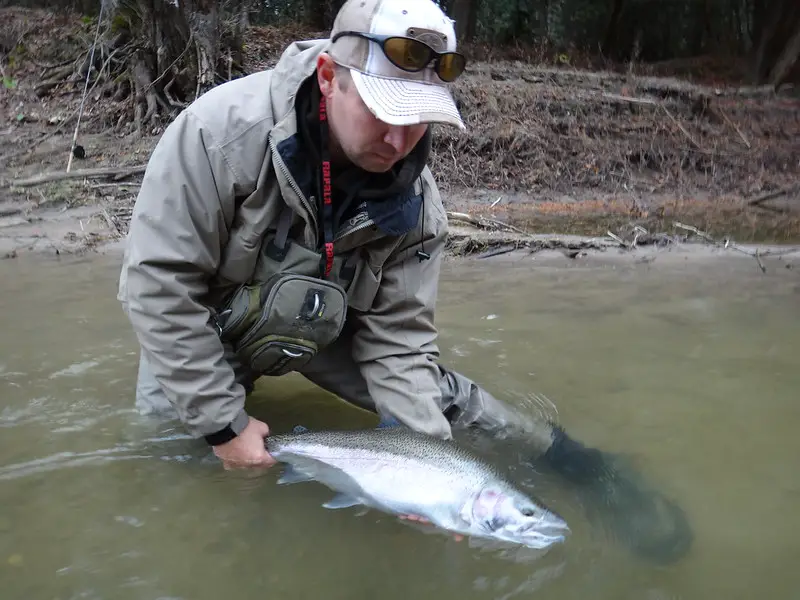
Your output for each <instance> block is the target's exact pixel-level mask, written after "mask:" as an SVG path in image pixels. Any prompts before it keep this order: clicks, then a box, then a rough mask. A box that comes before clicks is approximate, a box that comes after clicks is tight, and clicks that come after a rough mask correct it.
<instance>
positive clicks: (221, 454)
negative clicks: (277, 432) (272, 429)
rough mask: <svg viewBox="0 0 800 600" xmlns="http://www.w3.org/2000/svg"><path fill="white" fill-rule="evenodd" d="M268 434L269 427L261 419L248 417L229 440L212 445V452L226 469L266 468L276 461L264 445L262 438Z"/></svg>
mask: <svg viewBox="0 0 800 600" xmlns="http://www.w3.org/2000/svg"><path fill="white" fill-rule="evenodd" d="M267 435H269V427H267V424H266V423H264V422H263V421H259V420H258V419H254V418H253V417H250V422H249V423H248V424H247V426H246V427H245V428H244V429H243V430H242V432H241V433H240V434H239V435H238V436H237V437H235V438H233V439H232V440H231V441H229V442H225V443H224V444H220V445H219V446H214V454H216V455H217V458H219V459H220V460H221V461H222V466H223V467H224V468H225V469H226V470H229V469H246V468H253V467H261V468H266V467H270V466H272V465H274V464H275V463H276V462H277V461H276V460H275V459H274V458H272V456H270V454H269V453H268V452H267V450H266V448H265V446H264V438H265V437H267Z"/></svg>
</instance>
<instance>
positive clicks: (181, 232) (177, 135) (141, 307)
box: [120, 109, 247, 437]
mask: <svg viewBox="0 0 800 600" xmlns="http://www.w3.org/2000/svg"><path fill="white" fill-rule="evenodd" d="M235 179H236V178H235V177H234V174H233V172H232V171H231V168H230V166H229V165H228V163H227V162H226V160H225V156H224V155H223V152H222V150H221V149H220V148H219V147H218V145H217V144H216V142H215V141H214V139H212V137H211V135H210V133H209V132H208V130H207V129H205V128H204V127H203V124H202V123H201V121H200V120H199V119H198V117H197V116H196V115H194V114H193V113H192V112H191V111H190V109H187V110H184V111H183V112H182V113H181V114H180V115H179V116H178V117H177V118H176V119H175V120H174V121H173V122H172V123H171V124H170V125H169V126H168V128H167V129H166V131H165V132H164V134H163V136H162V138H161V139H160V140H159V143H158V144H157V146H156V148H155V150H154V151H153V154H152V156H151V158H150V161H149V163H148V166H147V170H146V172H145V175H144V179H143V182H142V186H141V189H140V192H139V195H138V198H137V200H136V204H135V206H134V210H133V215H132V219H131V224H130V228H129V234H128V240H127V247H126V250H125V254H126V258H125V260H124V265H123V273H122V280H121V282H120V300H121V302H122V304H123V306H124V308H125V311H126V313H127V315H128V318H129V319H130V321H131V324H132V326H133V329H134V331H135V333H136V336H137V338H138V340H139V343H140V345H141V347H142V350H143V352H144V353H145V355H146V357H147V359H148V362H149V363H150V367H151V369H152V371H153V374H154V376H155V378H156V380H157V381H158V383H159V384H160V385H161V387H162V389H163V390H164V393H165V394H166V396H167V398H168V399H169V400H170V402H171V403H172V405H173V406H174V407H175V408H176V410H177V411H178V415H179V417H180V419H181V420H182V421H183V423H184V424H185V426H186V428H187V431H188V432H189V433H190V434H191V435H193V436H195V437H201V436H203V435H207V434H210V433H214V432H216V431H219V430H220V429H223V428H224V427H225V426H226V425H228V424H230V425H231V426H232V428H233V429H234V431H236V432H237V433H238V432H239V431H241V430H242V429H243V428H244V426H245V425H246V424H247V414H246V413H245V412H244V396H245V392H244V389H243V387H242V386H241V385H240V384H238V383H236V381H235V379H234V373H233V369H232V367H231V366H229V365H228V363H227V362H226V361H225V360H224V358H223V357H224V350H223V345H222V342H221V340H220V339H219V336H218V335H217V333H216V331H215V330H214V328H213V327H212V325H211V323H210V320H209V319H210V313H209V311H208V309H207V308H206V307H205V306H203V304H202V303H201V299H202V297H203V295H204V294H205V293H206V292H207V291H208V287H207V283H206V282H207V281H208V279H209V278H210V277H211V276H212V275H214V274H215V272H216V269H217V266H218V264H219V262H220V257H221V253H222V246H223V243H224V240H225V239H226V238H227V225H226V214H227V216H228V219H227V220H228V221H229V220H230V218H231V215H232V212H233V205H234V191H235Z"/></svg>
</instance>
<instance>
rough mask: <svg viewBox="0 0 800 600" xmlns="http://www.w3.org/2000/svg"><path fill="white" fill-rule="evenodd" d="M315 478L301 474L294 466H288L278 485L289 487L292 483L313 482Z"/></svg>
mask: <svg viewBox="0 0 800 600" xmlns="http://www.w3.org/2000/svg"><path fill="white" fill-rule="evenodd" d="M312 479H314V478H313V477H311V476H309V475H306V474H305V473H301V472H300V471H298V470H297V469H295V468H294V467H293V466H292V465H286V468H285V469H284V470H283V474H282V475H281V476H280V477H279V478H278V485H289V484H291V483H300V482H303V481H311V480H312Z"/></svg>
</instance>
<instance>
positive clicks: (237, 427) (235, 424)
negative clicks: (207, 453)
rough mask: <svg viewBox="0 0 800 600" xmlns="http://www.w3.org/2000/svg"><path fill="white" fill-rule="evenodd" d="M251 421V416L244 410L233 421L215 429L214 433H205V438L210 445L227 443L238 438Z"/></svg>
mask: <svg viewBox="0 0 800 600" xmlns="http://www.w3.org/2000/svg"><path fill="white" fill-rule="evenodd" d="M249 422H250V417H249V416H248V415H247V413H246V412H245V411H244V410H242V411H241V412H240V413H239V414H238V415H236V417H235V418H234V419H233V421H231V422H230V423H228V424H227V425H225V427H223V428H222V429H219V430H217V431H215V432H214V433H209V434H207V435H204V436H203V439H205V441H206V442H207V443H208V445H209V446H219V445H221V444H226V443H228V442H230V441H231V440H232V439H234V438H236V437H237V436H238V435H239V434H240V433H241V432H242V431H243V430H244V428H245V427H247V424H248V423H249Z"/></svg>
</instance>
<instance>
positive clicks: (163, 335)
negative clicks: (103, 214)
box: [119, 0, 685, 551]
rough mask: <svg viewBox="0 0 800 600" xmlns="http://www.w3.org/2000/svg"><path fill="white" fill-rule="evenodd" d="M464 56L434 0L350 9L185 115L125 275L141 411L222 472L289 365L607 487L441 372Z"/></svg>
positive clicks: (421, 421) (258, 431) (233, 461)
mask: <svg viewBox="0 0 800 600" xmlns="http://www.w3.org/2000/svg"><path fill="white" fill-rule="evenodd" d="M464 66H465V61H464V58H463V57H462V56H461V55H459V54H458V53H457V52H456V40H455V32H454V29H453V24H452V21H451V20H450V19H449V18H447V17H446V15H445V14H444V13H443V12H442V11H441V10H440V9H439V8H438V6H436V4H434V3H433V2H432V1H431V0H349V1H348V2H346V3H345V4H344V6H343V7H342V8H341V10H340V12H339V13H338V15H337V17H336V20H335V22H334V25H333V29H332V31H331V36H330V38H329V39H325V40H315V41H308V42H298V43H294V44H292V45H291V46H290V47H289V48H288V49H287V50H286V51H285V53H284V54H283V56H282V57H281V58H280V60H279V62H278V64H277V65H276V66H275V68H274V69H271V70H267V71H264V72H260V73H255V74H253V75H250V76H248V77H244V78H241V79H238V80H235V81H232V82H228V83H226V84H223V85H220V86H218V87H216V88H214V89H212V90H210V91H209V92H207V93H206V94H204V95H203V96H202V97H200V98H199V99H197V100H196V101H195V102H194V103H193V104H192V105H191V106H189V107H188V108H187V109H186V110H184V111H183V112H182V113H181V114H180V115H179V116H178V117H177V118H176V119H175V121H174V122H173V123H172V124H171V125H170V126H169V127H168V128H167V130H166V131H165V133H164V135H163V137H162V139H161V140H160V141H159V143H158V145H157V147H156V148H155V150H154V152H153V155H152V158H151V160H150V162H149V165H148V168H147V172H146V174H145V176H144V181H143V183H142V187H141V191H140V193H139V197H138V199H137V202H136V206H135V208H134V212H133V217H132V221H131V225H130V234H129V239H128V244H127V247H126V251H125V257H124V264H123V268H122V273H121V277H120V287H119V299H120V301H121V302H122V304H123V306H124V309H125V311H126V313H127V315H128V317H129V318H130V321H131V323H132V325H133V328H134V330H135V332H136V335H137V337H138V340H139V342H140V345H141V356H140V363H139V376H138V382H137V392H136V397H137V405H138V406H139V407H140V408H141V409H142V410H145V411H162V410H164V411H173V412H174V414H175V415H176V416H177V417H178V418H179V419H180V420H181V421H182V422H183V424H184V425H185V427H186V428H187V430H188V431H189V432H190V433H191V434H193V435H194V436H195V437H198V438H200V437H202V438H204V439H205V440H206V442H207V443H208V444H210V445H211V446H212V448H213V451H214V453H215V454H216V455H217V456H218V457H219V458H220V459H221V461H222V462H223V464H224V465H225V466H226V467H237V466H238V467H242V466H244V467H247V466H269V465H270V464H272V463H273V462H274V461H273V459H272V458H271V457H270V456H269V454H268V453H267V452H266V450H265V446H264V438H265V436H266V435H268V433H269V429H268V426H267V424H266V423H264V422H263V421H260V420H258V419H256V418H254V417H252V416H250V415H248V413H247V412H246V409H245V396H246V393H247V392H249V391H250V390H252V388H253V384H254V381H255V380H256V379H257V378H259V377H261V376H278V375H281V374H284V373H288V372H292V371H294V372H299V373H301V374H303V375H304V376H305V377H307V378H308V379H309V380H310V381H312V382H313V383H315V384H317V385H319V386H320V387H322V388H324V389H326V390H329V391H331V392H333V393H335V394H337V395H338V396H340V397H342V398H344V399H345V400H348V401H350V402H352V403H354V404H356V405H359V406H362V407H365V408H368V409H371V410H374V411H376V412H378V413H379V414H381V416H382V417H384V418H389V419H394V420H396V421H398V422H400V423H402V424H405V425H407V426H409V427H412V428H414V429H417V430H420V431H424V432H427V433H429V434H431V435H438V436H442V437H445V438H449V437H451V435H452V430H453V428H464V427H472V428H479V429H482V430H484V431H487V432H492V433H495V434H502V435H506V436H507V435H514V436H516V437H517V438H519V439H524V440H525V442H526V443H527V444H528V446H529V448H530V452H531V457H532V458H533V457H537V456H538V457H543V458H544V460H545V461H546V462H547V463H548V464H549V465H550V466H551V467H553V468H555V469H556V470H557V471H558V472H560V473H561V474H563V475H565V476H567V477H568V478H569V479H570V480H572V481H576V482H590V483H591V484H598V482H600V483H599V484H598V485H599V486H600V487H599V488H598V489H602V490H606V488H607V486H606V484H605V483H603V480H604V478H606V477H607V475H608V474H609V473H612V466H611V463H609V462H608V461H607V460H606V458H605V457H604V456H603V455H602V454H601V453H600V452H598V451H597V450H593V449H586V448H584V447H583V446H582V445H580V444H578V443H576V442H574V441H573V440H570V439H569V438H568V437H567V435H566V433H565V432H564V431H563V430H561V429H560V428H555V427H553V426H552V425H551V424H549V423H542V422H538V421H536V420H533V419H531V418H529V417H525V416H523V415H521V414H517V412H516V411H514V410H513V409H512V408H511V407H510V406H508V405H506V404H504V403H502V402H500V401H499V400H497V399H496V398H494V397H493V396H492V395H491V394H489V393H487V392H486V391H485V390H483V389H481V388H480V387H479V386H478V385H477V384H475V383H474V382H472V381H471V380H469V379H468V378H466V377H465V376H463V375H461V374H459V373H456V372H454V371H452V370H450V369H448V368H446V367H444V366H442V365H440V364H438V363H437V359H438V349H437V346H436V336H437V331H436V327H435V325H434V308H435V302H436V294H437V286H438V277H439V271H440V266H441V261H442V255H443V251H444V244H445V239H446V235H447V219H446V215H445V211H444V209H443V206H442V201H441V198H440V196H439V191H438V189H437V187H436V184H435V182H434V180H433V177H432V174H431V172H430V170H429V168H428V167H427V164H426V163H427V158H428V153H429V150H430V136H431V130H430V126H431V124H437V123H438V124H442V125H445V126H455V127H459V128H462V129H463V128H464V124H463V122H462V120H461V117H460V115H459V112H458V110H457V108H456V106H455V103H454V101H453V98H452V96H451V95H450V92H449V90H448V89H447V84H448V83H449V82H452V81H454V80H455V79H456V78H457V77H458V76H459V75H460V74H461V72H462V71H463V69H464ZM614 475H615V477H616V474H614ZM614 485H617V484H614ZM629 488H630V490H631V494H633V495H632V496H631V495H630V494H629V497H630V498H635V501H636V502H638V505H642V506H644V505H645V504H646V501H644V500H642V501H641V502H640V501H639V500H640V499H643V498H645V496H643V493H642V492H641V491H639V490H638V489H636V488H634V487H633V486H632V485H630V486H629ZM604 493H605V492H604ZM608 493H611V494H615V495H619V489H618V487H615V488H614V489H612V490H611V491H610V492H608ZM636 494H638V495H636ZM647 498H648V500H647V501H648V502H649V501H651V500H650V497H649V496H648V497H647ZM659 502H660V501H659ZM629 505H630V506H634V503H632V502H629ZM653 510H656V508H654V509H653ZM680 526H682V521H680V522H679V524H678V525H677V526H676V529H678V528H680ZM661 541H662V540H658V541H657V543H656V545H658V544H660V542H661ZM681 541H682V540H677V542H676V540H672V539H669V540H667V543H668V544H671V545H672V546H676V544H677V545H678V546H680V544H681ZM650 542H652V540H650V541H648V543H650ZM640 545H641V544H640ZM684 545H685V544H684ZM659 547H660V546H659ZM683 549H684V548H683V547H681V548H680V551H682V550H683Z"/></svg>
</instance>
